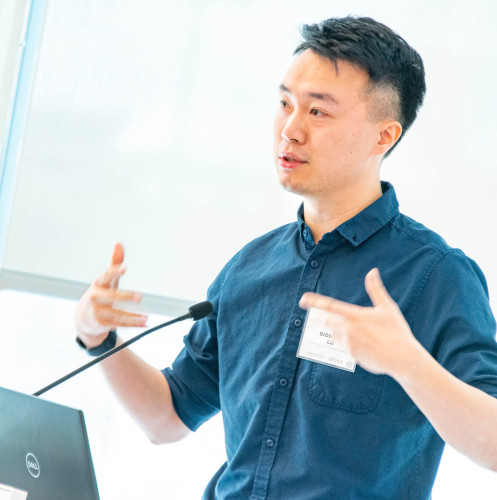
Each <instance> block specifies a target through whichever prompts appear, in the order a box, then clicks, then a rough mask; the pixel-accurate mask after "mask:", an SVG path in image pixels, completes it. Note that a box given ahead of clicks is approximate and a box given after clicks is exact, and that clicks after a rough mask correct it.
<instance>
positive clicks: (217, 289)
mask: <svg viewBox="0 0 497 500" xmlns="http://www.w3.org/2000/svg"><path fill="white" fill-rule="evenodd" d="M233 260H234V258H233V259H232V260H231V261H230V262H229V263H228V264H227V265H226V266H225V267H224V269H223V270H222V271H221V273H220V274H219V275H218V277H217V278H216V280H215V281H214V282H213V283H212V285H211V286H210V287H209V290H208V293H207V300H209V301H210V302H211V303H212V305H213V312H212V313H211V314H210V315H209V316H208V317H207V318H204V319H202V320H200V321H197V322H196V323H195V324H194V325H193V327H192V329H191V330H190V332H189V333H188V335H186V336H185V338H184V344H185V346H184V348H183V349H182V350H181V352H180V353H179V355H178V356H177V358H176V359H175V360H174V362H173V364H172V366H171V367H170V368H165V369H164V370H162V373H163V374H164V376H165V377H166V379H167V381H168V383H169V387H170V389H171V395H172V399H173V405H174V408H175V410H176V413H177V414H178V416H179V418H180V419H181V420H182V421H183V423H184V424H185V425H186V426H187V427H188V428H189V429H190V430H192V431H195V430H196V429H198V427H200V425H202V424H203V423H204V422H206V421H207V420H209V419H210V418H211V417H213V416H214V415H215V414H216V413H217V412H219V410H220V409H221V407H220V398H219V365H218V363H219V357H218V342H217V333H218V332H217V316H218V310H219V303H220V300H221V295H222V289H223V285H224V281H225V279H226V275H227V273H228V270H229V268H230V266H231V263H232V262H233Z"/></svg>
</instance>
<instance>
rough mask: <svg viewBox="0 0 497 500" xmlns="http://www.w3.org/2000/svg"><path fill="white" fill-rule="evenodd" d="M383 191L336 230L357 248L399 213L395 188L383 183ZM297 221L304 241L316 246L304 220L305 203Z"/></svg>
mask: <svg viewBox="0 0 497 500" xmlns="http://www.w3.org/2000/svg"><path fill="white" fill-rule="evenodd" d="M381 189H382V191H383V196H381V198H378V199H377V200H376V201H375V202H374V203H372V204H371V205H369V206H368V207H366V208H365V209H364V210H362V211H361V212H359V213H358V214H357V215H355V216H354V217H352V219H349V220H348V221H345V222H344V223H343V224H341V225H340V226H338V227H337V228H336V231H337V232H338V233H339V234H340V235H341V236H342V237H343V238H345V239H346V240H348V241H349V242H350V243H351V244H352V245H354V246H355V247H357V246H359V245H360V244H361V243H363V242H364V241H366V240H367V239H368V238H369V237H370V236H372V235H373V234H374V233H376V232H377V231H378V230H380V229H381V228H382V227H383V226H385V225H386V224H387V223H388V222H389V221H390V220H391V219H392V218H393V217H394V216H395V215H396V214H398V213H399V202H398V200H397V195H396V194H395V189H394V188H393V186H392V185H391V184H390V183H389V182H382V183H381ZM297 220H298V223H299V227H300V237H301V238H302V241H303V242H304V243H307V244H309V243H311V242H312V244H314V242H313V239H312V235H311V231H310V229H309V228H308V226H307V224H306V223H305V220H304V204H303V203H302V204H301V205H300V207H299V210H298V212H297ZM332 234H333V231H332V232H331V233H326V234H325V235H324V236H323V241H326V240H327V239H328V238H330V237H331V235H332Z"/></svg>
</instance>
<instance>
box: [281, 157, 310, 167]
mask: <svg viewBox="0 0 497 500" xmlns="http://www.w3.org/2000/svg"><path fill="white" fill-rule="evenodd" d="M279 159H280V162H279V163H280V165H281V166H282V167H283V168H295V167H297V166H298V165H301V164H302V163H305V161H304V160H302V159H301V158H299V157H298V156H294V155H292V154H288V153H283V154H280V155H279Z"/></svg>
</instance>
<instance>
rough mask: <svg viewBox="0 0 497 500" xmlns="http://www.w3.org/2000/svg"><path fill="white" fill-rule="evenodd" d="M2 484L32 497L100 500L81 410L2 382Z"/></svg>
mask: <svg viewBox="0 0 497 500" xmlns="http://www.w3.org/2000/svg"><path fill="white" fill-rule="evenodd" d="M0 483H1V484H4V485H7V486H12V487H14V488H18V489H20V490H24V491H27V492H28V500H47V499H50V500H59V499H60V500H68V499H71V500H98V499H99V495H98V488H97V482H96V479H95V472H94V470H93V463H92V460H91V454H90V447H89V444H88V435H87V433H86V426H85V421H84V417H83V412H82V411H81V410H75V409H73V408H69V407H67V406H62V405H58V404H55V403H51V402H49V401H45V400H43V399H38V398H36V397H33V396H28V395H26V394H22V393H19V392H15V391H11V390H9V389H4V388H1V387H0Z"/></svg>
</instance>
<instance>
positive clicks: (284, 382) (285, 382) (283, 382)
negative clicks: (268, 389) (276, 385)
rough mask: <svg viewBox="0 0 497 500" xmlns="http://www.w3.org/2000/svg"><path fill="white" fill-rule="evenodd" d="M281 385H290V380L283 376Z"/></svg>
mask: <svg viewBox="0 0 497 500" xmlns="http://www.w3.org/2000/svg"><path fill="white" fill-rule="evenodd" d="M280 385H281V387H286V386H287V385H288V380H287V379H286V378H282V379H281V380H280Z"/></svg>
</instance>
